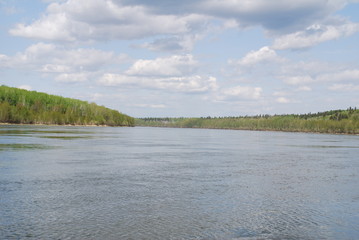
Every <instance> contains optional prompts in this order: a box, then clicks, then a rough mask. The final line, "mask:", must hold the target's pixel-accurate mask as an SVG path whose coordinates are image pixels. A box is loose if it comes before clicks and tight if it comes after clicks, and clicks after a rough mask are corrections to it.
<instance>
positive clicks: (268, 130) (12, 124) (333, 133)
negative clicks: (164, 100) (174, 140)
mask: <svg viewBox="0 0 359 240" xmlns="http://www.w3.org/2000/svg"><path fill="white" fill-rule="evenodd" d="M0 126H53V127H62V126H63V127H154V128H183V129H212V130H236V131H255V132H286V133H309V134H329V135H348V136H359V134H358V133H336V132H319V131H318V132H314V131H299V130H276V129H249V128H208V127H178V126H145V125H135V126H111V125H95V124H94V125H81V124H44V123H34V124H31V123H0Z"/></svg>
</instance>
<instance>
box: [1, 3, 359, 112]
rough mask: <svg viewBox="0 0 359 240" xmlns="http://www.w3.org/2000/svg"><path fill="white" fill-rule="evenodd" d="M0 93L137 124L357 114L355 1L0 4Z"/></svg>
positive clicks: (358, 12) (358, 10) (358, 8)
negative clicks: (34, 94)
mask: <svg viewBox="0 0 359 240" xmlns="http://www.w3.org/2000/svg"><path fill="white" fill-rule="evenodd" d="M0 40H1V44H0V84H4V85H7V86H13V87H20V88H25V89H31V90H35V91H40V92H47V93H50V94H56V95H61V96H65V97H71V98H78V99H82V100H86V101H89V102H96V103H97V104H100V105H105V106H107V107H110V108H113V109H117V110H119V111H121V112H124V113H126V114H129V115H131V116H134V117H146V116H156V117H165V116H170V117H180V116H184V117H188V116H196V117H197V116H238V115H255V114H267V113H268V114H281V113H308V112H318V111H325V110H330V109H346V108H348V107H349V106H351V107H359V0H296V1H287V0H272V1H268V0H191V1H189V0H182V1H178V0H152V1H148V0H0Z"/></svg>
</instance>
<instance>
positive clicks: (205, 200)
mask: <svg viewBox="0 0 359 240" xmlns="http://www.w3.org/2000/svg"><path fill="white" fill-rule="evenodd" d="M358 223H359V136H350V135H329V134H309V133H284V132H259V131H238V130H208V129H171V128H143V127H135V128H109V127H107V128H106V127H57V126H10V125H9V126H0V239H136V240H137V239H201V240H202V239H203V240H204V239H359V224H358Z"/></svg>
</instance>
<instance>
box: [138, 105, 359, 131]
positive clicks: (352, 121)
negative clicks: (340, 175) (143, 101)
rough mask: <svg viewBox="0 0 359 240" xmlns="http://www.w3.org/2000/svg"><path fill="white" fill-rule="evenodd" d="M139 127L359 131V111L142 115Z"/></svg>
mask: <svg viewBox="0 0 359 240" xmlns="http://www.w3.org/2000/svg"><path fill="white" fill-rule="evenodd" d="M135 125H136V126H148V127H175V128H205V129H232V130H252V131H282V132H304V133H327V134H351V135H357V134H359V111H358V110H356V109H351V108H350V109H348V110H335V111H328V112H320V113H316V114H312V113H310V114H302V115H293V114H292V115H275V116H269V115H259V116H252V117H248V116H245V117H224V118H222V117H219V118H211V117H207V118H142V119H136V121H135Z"/></svg>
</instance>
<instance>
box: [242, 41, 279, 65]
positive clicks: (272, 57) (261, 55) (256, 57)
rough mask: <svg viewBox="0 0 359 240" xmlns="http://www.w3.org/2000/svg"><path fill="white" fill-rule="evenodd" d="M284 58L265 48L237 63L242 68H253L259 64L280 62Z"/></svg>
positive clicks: (253, 52)
mask: <svg viewBox="0 0 359 240" xmlns="http://www.w3.org/2000/svg"><path fill="white" fill-rule="evenodd" d="M282 60H283V58H281V57H279V56H278V55H277V53H276V52H275V51H274V50H273V49H271V48H269V47H267V46H265V47H262V48H261V49H259V50H258V51H251V52H249V53H248V54H247V55H246V56H244V57H243V58H242V59H240V60H239V61H237V62H235V63H237V64H239V65H241V66H253V65H255V64H258V63H265V62H270V63H272V62H280V61H282Z"/></svg>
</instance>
